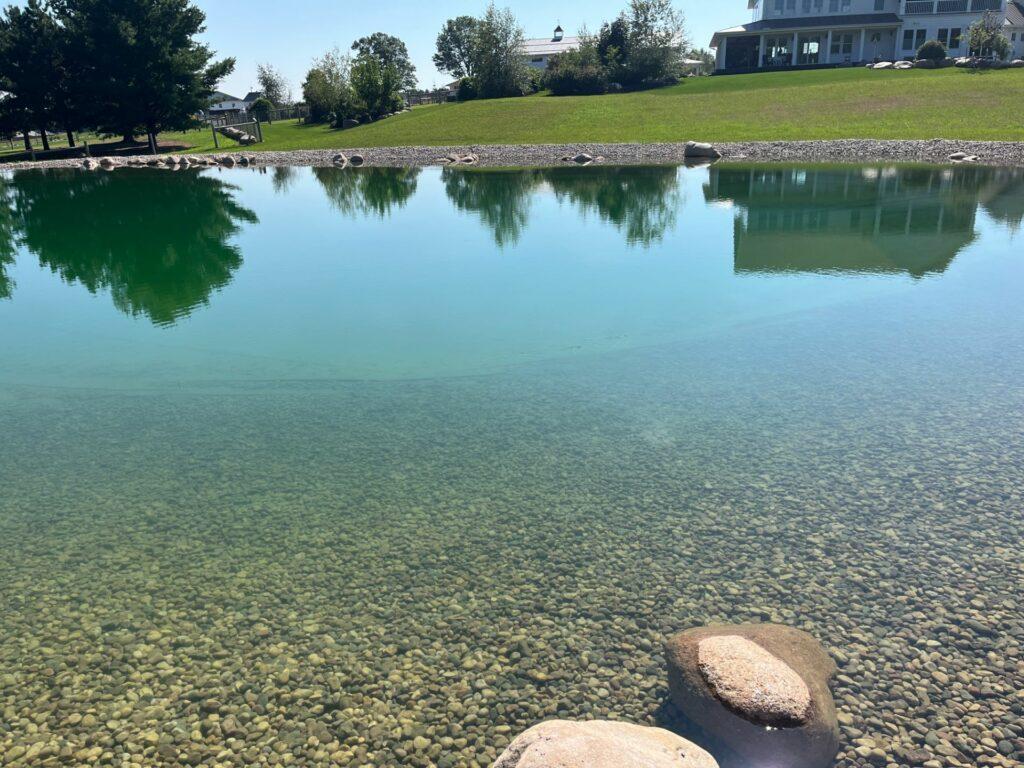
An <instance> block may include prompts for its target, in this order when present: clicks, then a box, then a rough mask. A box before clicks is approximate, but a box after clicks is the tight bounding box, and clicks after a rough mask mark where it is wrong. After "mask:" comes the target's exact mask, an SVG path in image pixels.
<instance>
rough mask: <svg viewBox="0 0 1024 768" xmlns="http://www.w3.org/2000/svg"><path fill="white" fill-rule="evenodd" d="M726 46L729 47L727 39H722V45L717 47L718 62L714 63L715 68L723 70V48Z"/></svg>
mask: <svg viewBox="0 0 1024 768" xmlns="http://www.w3.org/2000/svg"><path fill="white" fill-rule="evenodd" d="M727 45H729V38H728V37H723V38H722V44H721V45H720V46H718V62H717V63H716V66H717V67H718V68H719V69H725V48H726V46H727Z"/></svg>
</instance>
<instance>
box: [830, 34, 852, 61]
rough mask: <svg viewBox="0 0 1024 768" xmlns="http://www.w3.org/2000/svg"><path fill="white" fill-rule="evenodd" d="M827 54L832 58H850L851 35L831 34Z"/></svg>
mask: <svg viewBox="0 0 1024 768" xmlns="http://www.w3.org/2000/svg"><path fill="white" fill-rule="evenodd" d="M829 53H830V54H831V55H832V56H852V55H853V33H852V32H846V33H843V34H833V35H832V47H831V48H830V49H829Z"/></svg>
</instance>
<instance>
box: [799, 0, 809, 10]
mask: <svg viewBox="0 0 1024 768" xmlns="http://www.w3.org/2000/svg"><path fill="white" fill-rule="evenodd" d="M800 10H801V11H802V12H803V13H810V12H811V0H803V2H802V3H800Z"/></svg>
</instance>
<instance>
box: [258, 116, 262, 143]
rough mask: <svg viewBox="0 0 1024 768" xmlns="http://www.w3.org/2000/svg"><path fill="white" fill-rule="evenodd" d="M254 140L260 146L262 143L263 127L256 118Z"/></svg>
mask: <svg viewBox="0 0 1024 768" xmlns="http://www.w3.org/2000/svg"><path fill="white" fill-rule="evenodd" d="M256 138H257V139H258V140H259V142H260V144H262V143H263V126H262V125H261V124H260V119H259V118H258V117H257V118H256Z"/></svg>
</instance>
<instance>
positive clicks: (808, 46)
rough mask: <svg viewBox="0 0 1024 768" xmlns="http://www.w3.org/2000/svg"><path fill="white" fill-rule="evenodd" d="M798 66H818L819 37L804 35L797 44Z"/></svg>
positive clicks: (819, 56)
mask: <svg viewBox="0 0 1024 768" xmlns="http://www.w3.org/2000/svg"><path fill="white" fill-rule="evenodd" d="M797 52H798V58H797V63H798V64H818V63H819V62H820V61H821V36H820V35H805V36H802V37H801V38H800V40H799V42H798V43H797Z"/></svg>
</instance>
